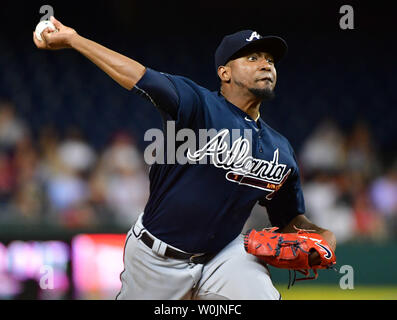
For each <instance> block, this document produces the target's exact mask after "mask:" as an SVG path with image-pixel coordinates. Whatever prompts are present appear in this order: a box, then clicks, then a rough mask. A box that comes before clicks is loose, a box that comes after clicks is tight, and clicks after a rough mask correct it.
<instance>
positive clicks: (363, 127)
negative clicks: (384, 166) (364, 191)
mask: <svg viewBox="0 0 397 320" xmlns="http://www.w3.org/2000/svg"><path fill="white" fill-rule="evenodd" d="M377 154H378V152H377V150H375V147H374V145H373V143H372V139H371V134H370V132H369V129H368V126H367V124H366V123H365V122H364V121H357V123H356V124H355V126H354V128H353V131H352V133H351V135H350V136H349V137H348V138H347V141H346V169H347V170H348V171H349V172H352V173H359V175H360V176H362V177H363V179H365V180H368V179H369V178H372V176H373V175H374V174H376V173H378V171H379V159H378V158H377Z"/></svg>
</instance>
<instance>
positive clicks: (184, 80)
mask: <svg viewBox="0 0 397 320" xmlns="http://www.w3.org/2000/svg"><path fill="white" fill-rule="evenodd" d="M161 73H162V74H163V75H165V76H166V77H168V78H169V79H170V80H171V81H172V82H173V83H174V85H176V86H178V85H179V86H189V87H191V88H192V89H193V90H195V91H197V92H200V93H202V94H211V95H213V92H211V90H209V89H207V88H205V87H203V86H202V85H200V84H198V83H197V82H196V81H194V80H192V79H190V78H188V77H186V76H182V75H177V74H169V73H165V72H161Z"/></svg>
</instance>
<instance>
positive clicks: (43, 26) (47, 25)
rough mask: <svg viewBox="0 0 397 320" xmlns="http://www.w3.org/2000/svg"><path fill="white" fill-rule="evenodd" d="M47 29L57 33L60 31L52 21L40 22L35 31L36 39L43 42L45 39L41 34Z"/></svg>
mask: <svg viewBox="0 0 397 320" xmlns="http://www.w3.org/2000/svg"><path fill="white" fill-rule="evenodd" d="M46 28H50V29H51V30H54V31H55V32H57V31H58V30H57V28H55V26H54V24H53V23H52V22H51V21H49V20H43V21H40V22H39V23H38V24H37V26H36V30H35V34H36V38H37V39H39V40H40V41H43V38H42V37H41V33H42V32H43V31H44V30H45V29H46Z"/></svg>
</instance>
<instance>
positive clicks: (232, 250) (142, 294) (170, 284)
mask: <svg viewBox="0 0 397 320" xmlns="http://www.w3.org/2000/svg"><path fill="white" fill-rule="evenodd" d="M142 215H143V214H141V215H140V216H139V218H138V220H137V222H136V223H135V225H134V226H133V227H132V228H131V229H130V231H129V232H128V234H127V238H126V242H125V247H124V271H123V272H122V273H121V275H120V279H121V283H122V287H121V291H120V293H119V294H118V295H117V297H116V300H122V299H126V300H247V299H248V300H278V299H281V296H280V293H279V292H278V291H277V289H276V288H275V287H274V286H273V283H272V281H271V279H270V274H269V270H268V268H267V267H266V265H265V264H263V263H261V262H260V261H259V260H258V259H257V258H256V257H255V256H253V255H251V254H248V253H246V252H245V250H244V246H243V236H242V235H240V236H238V237H237V238H236V239H235V240H233V241H232V242H230V243H229V244H228V245H227V246H226V247H225V248H224V249H222V250H221V251H220V252H219V253H218V254H217V255H216V256H215V257H214V258H212V259H211V260H210V261H209V262H207V263H206V264H193V263H191V262H189V261H187V260H177V259H172V258H168V257H165V256H164V252H165V249H166V248H167V246H169V245H167V244H166V243H164V242H163V241H161V240H159V239H157V238H155V237H154V236H153V235H151V234H150V233H149V232H148V231H147V230H146V229H145V228H144V226H143V225H142ZM143 232H148V234H149V235H150V236H151V237H152V238H153V239H154V244H153V247H152V248H151V249H150V248H149V247H147V246H146V245H145V244H144V243H143V242H142V241H141V240H139V239H140V236H141V235H142V234H143ZM170 247H171V248H173V249H176V250H178V249H177V248H175V247H172V246H170Z"/></svg>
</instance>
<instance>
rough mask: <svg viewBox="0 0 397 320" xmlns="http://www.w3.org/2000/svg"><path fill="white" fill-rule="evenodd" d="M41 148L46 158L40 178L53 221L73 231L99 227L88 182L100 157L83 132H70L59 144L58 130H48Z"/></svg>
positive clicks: (41, 136) (72, 129) (50, 128)
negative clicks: (84, 137) (78, 228)
mask: <svg viewBox="0 0 397 320" xmlns="http://www.w3.org/2000/svg"><path fill="white" fill-rule="evenodd" d="M39 144H40V150H41V153H42V157H43V160H42V163H41V168H40V175H41V179H42V181H43V183H44V185H45V190H46V196H47V199H48V207H47V210H48V211H50V212H51V214H50V219H52V221H55V222H56V223H61V224H62V225H64V226H65V227H69V228H73V227H82V226H94V225H96V224H97V223H99V221H98V219H96V216H95V212H94V211H93V210H92V208H91V207H90V206H89V203H88V201H89V195H90V190H89V185H88V181H87V179H88V178H87V175H89V173H90V170H91V169H92V167H93V165H94V163H95V160H96V154H95V152H94V150H93V149H92V148H91V147H90V146H89V145H88V143H86V142H85V141H84V140H83V137H82V134H81V133H80V132H79V130H77V129H75V128H71V129H69V130H68V133H67V137H66V139H65V140H64V141H63V142H61V143H59V142H58V138H57V134H56V132H54V128H52V127H46V128H44V129H43V130H42V131H41V133H40V139H39Z"/></svg>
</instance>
